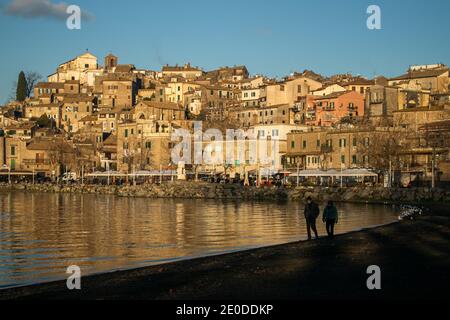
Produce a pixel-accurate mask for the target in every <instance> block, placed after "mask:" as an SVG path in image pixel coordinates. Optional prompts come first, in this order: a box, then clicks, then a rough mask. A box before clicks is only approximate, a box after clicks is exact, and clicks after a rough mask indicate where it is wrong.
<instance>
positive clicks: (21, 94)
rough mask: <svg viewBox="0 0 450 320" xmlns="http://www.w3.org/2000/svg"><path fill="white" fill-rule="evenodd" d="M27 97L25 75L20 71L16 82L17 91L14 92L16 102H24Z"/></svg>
mask: <svg viewBox="0 0 450 320" xmlns="http://www.w3.org/2000/svg"><path fill="white" fill-rule="evenodd" d="M26 97H27V79H26V78H25V73H24V72H23V71H20V73H19V79H18V80H17V90H16V100H17V101H25V98H26Z"/></svg>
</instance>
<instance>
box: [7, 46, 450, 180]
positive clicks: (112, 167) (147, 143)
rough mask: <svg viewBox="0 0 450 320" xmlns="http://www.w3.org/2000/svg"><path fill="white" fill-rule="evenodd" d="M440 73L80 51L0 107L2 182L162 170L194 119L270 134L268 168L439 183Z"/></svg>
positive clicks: (223, 168)
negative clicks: (273, 145)
mask: <svg viewBox="0 0 450 320" xmlns="http://www.w3.org/2000/svg"><path fill="white" fill-rule="evenodd" d="M449 79H450V78H449V68H448V67H447V66H446V65H443V64H435V65H421V66H411V67H410V68H409V69H408V70H406V72H405V74H403V75H400V76H397V77H394V78H386V77H382V76H380V77H376V78H375V79H366V78H363V77H360V76H353V75H351V74H342V75H335V76H331V77H325V76H322V75H319V74H316V73H314V72H313V71H310V70H305V71H303V72H299V73H293V74H291V75H289V76H286V77H285V78H283V79H282V80H280V79H270V78H267V77H264V76H260V75H255V76H252V75H250V73H249V71H248V70H247V68H246V67H245V66H232V67H222V68H219V69H217V70H212V71H204V70H203V69H201V68H199V67H195V66H192V65H190V64H189V63H187V64H185V65H181V66H178V65H175V66H169V65H165V66H163V67H162V70H161V71H153V70H143V69H138V68H136V67H135V66H134V65H132V64H120V63H119V58H118V57H116V56H114V55H113V54H109V55H108V56H106V57H105V58H104V61H103V66H101V65H100V64H99V60H98V58H97V57H96V56H94V55H93V54H91V53H89V52H86V53H83V54H81V55H79V56H77V57H75V58H74V59H72V60H69V61H67V62H64V63H62V64H60V65H59V66H58V67H57V69H56V71H55V72H54V73H52V74H51V75H49V76H48V77H47V79H46V81H45V82H39V83H36V84H35V85H34V87H33V88H32V91H31V92H30V93H29V94H28V96H27V97H26V98H25V99H23V101H11V102H10V103H8V104H7V105H5V106H3V107H2V108H1V114H0V129H1V137H0V159H1V160H0V161H1V162H0V166H1V168H2V170H1V173H2V176H3V178H5V177H6V176H8V179H9V181H11V179H16V180H17V179H23V178H24V177H27V176H30V175H31V176H33V177H38V178H39V179H42V180H45V179H53V180H55V179H56V178H57V177H60V176H61V175H63V174H64V173H67V172H73V173H76V175H77V176H78V177H81V176H83V175H88V174H90V175H91V176H95V175H97V176H98V177H101V176H102V175H103V176H104V175H105V173H107V174H108V178H109V175H111V176H115V177H120V176H123V177H128V175H131V174H134V175H135V176H136V173H138V172H140V173H142V175H143V176H145V173H147V174H148V176H151V175H152V174H151V173H152V172H153V173H154V175H155V176H162V172H164V174H167V172H169V175H172V174H171V173H170V172H177V170H179V164H177V163H172V161H171V157H170V154H171V149H172V148H173V147H174V142H173V141H171V134H172V132H173V131H174V130H175V129H177V128H185V129H187V130H190V131H192V129H193V123H194V121H203V123H204V129H205V130H206V129H207V128H218V129H221V130H224V129H227V128H233V129H238V128H240V129H244V130H253V131H254V132H255V133H256V134H257V137H258V138H259V139H262V140H267V141H271V140H277V141H278V143H279V151H278V153H277V154H276V155H274V159H273V163H272V165H271V166H270V170H269V171H270V174H282V175H283V176H285V175H289V174H294V175H295V174H296V175H297V177H298V176H299V175H300V172H303V173H305V174H304V175H303V177H314V178H318V177H319V178H320V177H323V176H325V175H321V174H320V172H331V173H330V174H329V175H328V176H329V177H332V176H335V175H336V174H337V175H339V173H340V174H341V175H342V172H343V171H345V172H347V173H348V175H349V176H351V172H356V171H357V170H359V172H367V173H369V174H368V175H367V176H370V173H372V174H373V173H375V174H376V175H379V176H380V177H383V179H384V181H386V179H388V180H389V181H388V184H392V183H400V182H401V181H405V179H406V180H407V181H408V182H409V183H413V182H416V183H418V182H420V183H429V184H432V185H433V186H434V185H436V184H438V183H444V184H445V183H446V182H447V181H450V143H449V141H450V140H449V133H450V90H449V89H450V80H449ZM248 157H249V156H247V158H246V160H245V161H246V162H247V161H249V159H248ZM185 169H186V174H187V175H189V173H190V174H194V173H193V172H195V175H198V174H204V175H216V174H221V175H224V176H232V177H235V176H236V175H238V176H241V177H243V176H245V175H246V174H247V173H251V172H255V171H258V170H262V169H264V168H261V167H260V166H259V165H250V164H249V163H241V162H239V161H236V163H235V165H231V166H230V165H224V164H223V163H217V164H215V165H213V166H211V165H205V166H195V167H194V166H186V168H185ZM352 170H353V171H352ZM155 172H159V173H155ZM267 172H268V170H266V173H264V174H265V175H267V176H268V175H269V174H268V173H267ZM333 172H334V173H333ZM336 172H337V173H336ZM256 174H258V172H256ZM11 176H13V178H11ZM175 176H178V177H179V176H180V174H179V172H178V174H176V175H175ZM183 176H184V175H183ZM355 176H358V175H357V174H355ZM362 176H364V174H363V175H362ZM172 178H173V177H172ZM33 179H34V178H33ZM341 179H342V178H341ZM126 180H127V181H128V179H126ZM108 182H109V180H108ZM320 183H323V180H321V181H320ZM341 183H342V181H341Z"/></svg>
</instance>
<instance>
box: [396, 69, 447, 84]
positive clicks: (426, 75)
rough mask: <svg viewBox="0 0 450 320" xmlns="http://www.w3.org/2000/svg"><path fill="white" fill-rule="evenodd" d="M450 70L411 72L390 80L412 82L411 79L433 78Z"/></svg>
mask: <svg viewBox="0 0 450 320" xmlns="http://www.w3.org/2000/svg"><path fill="white" fill-rule="evenodd" d="M448 71H449V69H448V68H445V69H442V68H441V69H436V70H417V71H409V72H408V73H406V74H403V75H401V76H398V77H395V78H391V79H389V80H391V81H392V80H410V79H420V78H433V77H437V76H440V75H442V74H444V73H446V72H448Z"/></svg>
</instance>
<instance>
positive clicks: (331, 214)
mask: <svg viewBox="0 0 450 320" xmlns="http://www.w3.org/2000/svg"><path fill="white" fill-rule="evenodd" d="M322 220H323V222H324V223H325V224H326V227H327V233H328V236H329V237H330V238H332V237H334V226H335V225H336V224H337V223H338V221H339V214H338V210H337V208H336V206H335V205H334V203H333V201H328V205H327V206H326V207H325V209H324V210H323V218H322Z"/></svg>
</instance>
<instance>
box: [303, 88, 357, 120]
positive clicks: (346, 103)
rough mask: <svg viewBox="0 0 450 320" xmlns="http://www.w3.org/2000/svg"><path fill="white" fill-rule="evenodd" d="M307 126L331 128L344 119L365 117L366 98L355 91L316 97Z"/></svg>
mask: <svg viewBox="0 0 450 320" xmlns="http://www.w3.org/2000/svg"><path fill="white" fill-rule="evenodd" d="M307 114H308V115H309V116H307V119H306V124H308V125H314V126H324V127H329V126H332V125H333V124H335V123H336V122H339V121H340V120H341V119H342V118H344V117H362V116H364V96H363V95H362V94H360V93H357V92H354V91H344V92H334V93H332V94H329V95H327V96H323V97H315V98H314V103H313V105H312V106H311V107H310V108H309V110H307Z"/></svg>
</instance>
